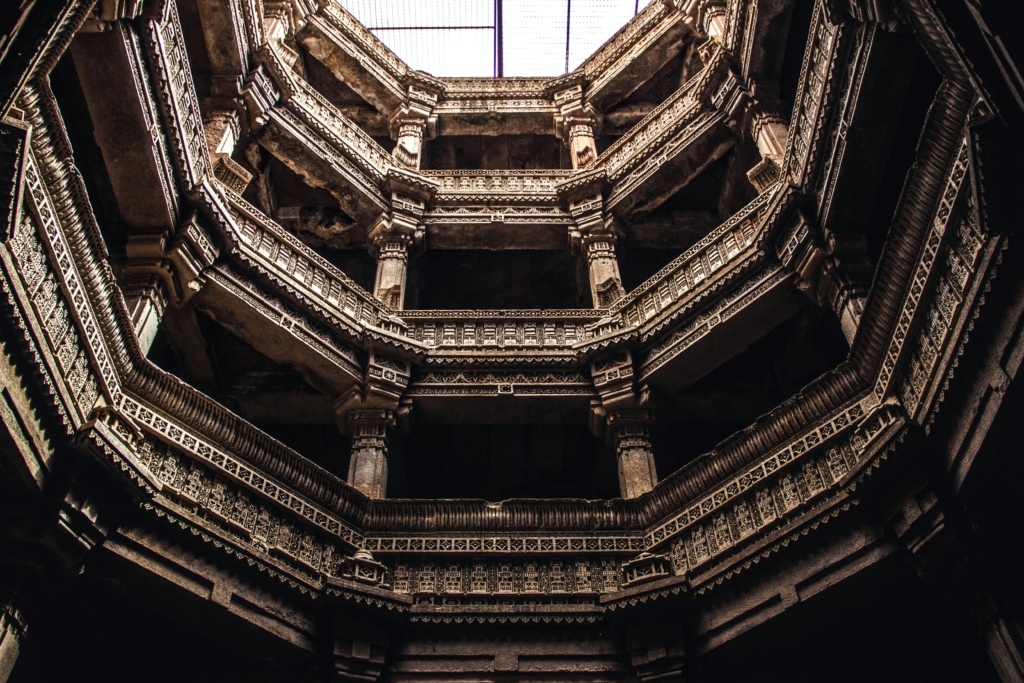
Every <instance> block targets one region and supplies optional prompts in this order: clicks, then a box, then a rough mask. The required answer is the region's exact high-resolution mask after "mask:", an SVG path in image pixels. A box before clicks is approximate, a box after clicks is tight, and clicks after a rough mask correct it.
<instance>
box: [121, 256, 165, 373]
mask: <svg viewBox="0 0 1024 683" xmlns="http://www.w3.org/2000/svg"><path fill="white" fill-rule="evenodd" d="M123 280H124V281H123V283H122V285H121V292H122V294H124V302H125V304H127V306H128V315H129V316H131V320H132V326H133V327H134V328H135V336H136V337H138V338H139V346H140V347H142V353H143V354H146V353H149V347H150V346H152V344H153V338H154V337H156V332H157V328H158V327H159V326H160V320H161V319H162V318H163V316H164V310H165V309H166V308H167V290H166V288H165V286H164V281H163V280H162V279H160V278H159V277H157V276H156V275H153V274H139V275H129V276H126V277H125V278H124V279H123Z"/></svg>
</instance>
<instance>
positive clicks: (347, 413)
mask: <svg viewBox="0 0 1024 683" xmlns="http://www.w3.org/2000/svg"><path fill="white" fill-rule="evenodd" d="M411 371H412V367H411V365H410V364H409V362H408V361H405V360H400V359H397V358H392V357H390V356H385V355H383V354H381V353H378V352H376V351H373V352H371V353H370V357H369V359H368V361H367V367H366V376H365V378H364V381H363V386H362V387H356V388H354V389H353V390H352V391H350V392H349V393H347V394H345V395H343V396H340V397H338V399H337V400H336V401H335V404H334V409H335V413H336V416H337V420H338V428H339V429H341V431H342V433H344V434H348V435H349V436H351V437H352V456H351V459H350V460H349V468H348V483H349V484H351V485H352V486H353V487H355V488H357V489H359V490H360V491H362V492H363V493H365V494H366V495H367V496H369V497H371V498H383V497H384V496H385V494H386V493H387V484H388V436H389V432H390V431H391V430H392V429H394V427H395V426H396V425H397V424H398V423H399V422H405V419H404V418H406V417H408V415H403V414H401V413H408V411H409V409H410V407H409V406H408V404H405V403H402V393H403V392H404V391H405V389H406V388H407V387H408V386H409V376H410V374H411Z"/></svg>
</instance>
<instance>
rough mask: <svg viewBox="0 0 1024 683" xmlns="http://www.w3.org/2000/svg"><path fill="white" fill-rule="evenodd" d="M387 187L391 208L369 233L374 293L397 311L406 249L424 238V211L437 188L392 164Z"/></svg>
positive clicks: (400, 304)
mask: <svg viewBox="0 0 1024 683" xmlns="http://www.w3.org/2000/svg"><path fill="white" fill-rule="evenodd" d="M387 187H388V189H389V190H390V191H391V210H390V211H388V212H386V213H385V214H384V215H382V216H381V217H380V218H379V219H377V222H376V223H374V225H373V227H372V228H371V229H370V232H369V235H368V238H369V242H370V244H371V245H372V250H373V252H374V254H375V256H376V257H377V278H376V280H375V281H374V285H373V293H374V295H375V296H376V297H377V298H378V299H380V300H381V301H383V302H384V304H385V305H386V306H388V307H389V308H392V309H395V310H399V311H400V310H402V307H403V306H404V302H405V284H406V274H407V272H408V266H409V249H410V247H412V246H413V245H420V244H422V242H423V224H422V223H421V221H422V219H423V212H424V210H425V209H426V202H427V201H428V200H429V199H430V198H431V197H432V196H433V195H434V192H436V191H437V182H436V181H432V180H428V179H425V178H423V177H422V176H419V175H416V174H412V173H408V172H406V171H403V170H401V169H398V168H394V167H392V168H391V169H390V170H389V171H388V178H387Z"/></svg>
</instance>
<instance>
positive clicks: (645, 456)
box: [590, 350, 658, 498]
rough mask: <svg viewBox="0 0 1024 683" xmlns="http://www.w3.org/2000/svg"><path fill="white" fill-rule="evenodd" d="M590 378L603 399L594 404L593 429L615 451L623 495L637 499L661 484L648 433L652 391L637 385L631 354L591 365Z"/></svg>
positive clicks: (618, 354)
mask: <svg viewBox="0 0 1024 683" xmlns="http://www.w3.org/2000/svg"><path fill="white" fill-rule="evenodd" d="M590 374H591V378H592V379H593V382H594V389H595V390H596V391H597V394H598V396H600V399H598V400H596V401H592V402H591V406H590V428H591V430H592V431H593V432H594V434H595V435H597V436H604V437H605V439H606V441H607V442H608V444H609V445H610V446H611V447H612V448H614V449H615V459H616V463H617V466H618V472H619V493H620V495H621V496H622V497H623V498H636V497H637V496H641V495H643V494H645V493H647V492H648V491H650V490H652V489H653V488H654V487H655V485H657V483H658V472H657V468H656V467H655V464H654V450H653V449H652V448H651V435H650V430H649V425H650V424H652V423H653V422H654V412H653V411H651V410H650V409H648V408H647V407H646V405H647V400H648V396H649V391H648V389H647V387H646V386H645V385H639V386H638V385H637V384H636V382H635V381H634V379H635V373H634V372H633V357H632V354H631V353H630V352H629V351H628V350H622V351H619V352H617V353H616V354H615V355H613V356H611V357H607V358H601V359H598V360H595V361H593V362H591V364H590Z"/></svg>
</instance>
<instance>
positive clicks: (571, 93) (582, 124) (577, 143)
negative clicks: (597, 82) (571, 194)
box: [555, 85, 602, 169]
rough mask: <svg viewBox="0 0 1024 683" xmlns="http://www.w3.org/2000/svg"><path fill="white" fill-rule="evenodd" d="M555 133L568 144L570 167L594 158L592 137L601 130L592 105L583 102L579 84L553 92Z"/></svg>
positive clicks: (582, 164)
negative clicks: (556, 107) (555, 107)
mask: <svg viewBox="0 0 1024 683" xmlns="http://www.w3.org/2000/svg"><path fill="white" fill-rule="evenodd" d="M555 104H556V105H558V113H557V114H555V134H556V135H558V137H560V138H562V142H563V143H564V144H565V146H566V147H568V148H569V158H570V160H571V161H572V167H573V168H574V169H581V168H586V167H587V166H589V165H590V164H592V163H593V162H594V160H595V159H597V143H596V142H595V139H596V138H597V136H598V135H600V134H601V123H602V118H601V116H600V115H599V114H598V113H597V111H596V110H595V109H594V107H593V106H592V105H590V104H589V103H584V102H583V86H582V85H574V86H572V87H571V88H567V89H565V90H561V91H559V92H557V93H555Z"/></svg>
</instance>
